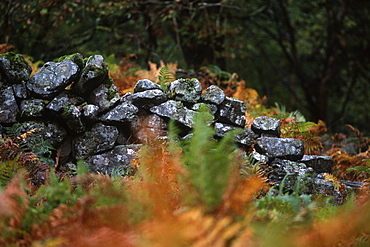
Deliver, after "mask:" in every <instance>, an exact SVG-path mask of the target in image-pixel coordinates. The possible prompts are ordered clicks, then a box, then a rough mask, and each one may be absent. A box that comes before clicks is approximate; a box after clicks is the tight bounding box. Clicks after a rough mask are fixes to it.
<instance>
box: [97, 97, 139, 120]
mask: <svg viewBox="0 0 370 247" xmlns="http://www.w3.org/2000/svg"><path fill="white" fill-rule="evenodd" d="M138 111H139V109H138V108H137V107H136V106H134V105H133V104H131V103H130V102H125V101H124V102H122V103H121V104H120V105H118V106H116V107H114V108H113V109H112V110H110V111H109V112H107V113H106V114H104V115H103V116H102V117H101V118H100V119H101V121H103V122H105V123H111V124H120V123H127V122H130V121H133V120H134V119H135V118H137V115H136V114H137V113H138Z"/></svg>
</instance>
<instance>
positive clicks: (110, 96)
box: [89, 84, 120, 112]
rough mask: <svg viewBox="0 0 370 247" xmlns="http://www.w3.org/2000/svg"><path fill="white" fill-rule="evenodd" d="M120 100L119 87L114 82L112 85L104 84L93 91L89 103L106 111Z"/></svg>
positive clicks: (100, 110) (101, 110)
mask: <svg viewBox="0 0 370 247" xmlns="http://www.w3.org/2000/svg"><path fill="white" fill-rule="evenodd" d="M119 100H120V96H119V93H118V89H117V87H116V86H115V85H114V84H113V85H111V86H110V87H107V86H106V85H104V84H102V85H100V86H98V87H97V88H96V89H94V90H93V91H92V93H91V94H90V96H89V103H92V104H94V105H96V106H98V107H99V112H106V111H107V110H109V109H110V108H112V107H113V106H114V105H116V104H117V103H118V102H119Z"/></svg>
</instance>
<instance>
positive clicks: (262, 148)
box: [254, 137, 304, 160]
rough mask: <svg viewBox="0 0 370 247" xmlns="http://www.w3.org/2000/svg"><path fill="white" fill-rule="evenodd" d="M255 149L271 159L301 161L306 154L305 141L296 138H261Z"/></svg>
mask: <svg viewBox="0 0 370 247" xmlns="http://www.w3.org/2000/svg"><path fill="white" fill-rule="evenodd" d="M254 147H255V149H256V151H257V152H259V153H260V154H263V155H266V156H267V157H269V158H283V159H289V160H300V159H302V157H303V154H304V145H303V141H301V140H297V139H294V138H277V137H261V138H258V139H257V141H256V144H255V146H254Z"/></svg>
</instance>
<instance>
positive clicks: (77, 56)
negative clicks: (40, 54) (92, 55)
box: [54, 53, 85, 69]
mask: <svg viewBox="0 0 370 247" xmlns="http://www.w3.org/2000/svg"><path fill="white" fill-rule="evenodd" d="M65 59H70V60H71V61H72V62H74V63H76V64H77V65H78V67H79V68H80V69H82V68H83V67H84V65H85V62H84V59H83V57H82V55H81V54H80V53H74V54H70V55H64V56H61V57H59V58H57V59H55V60H54V61H55V62H57V63H60V62H61V61H63V60H65Z"/></svg>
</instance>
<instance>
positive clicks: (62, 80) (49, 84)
mask: <svg viewBox="0 0 370 247" xmlns="http://www.w3.org/2000/svg"><path fill="white" fill-rule="evenodd" d="M79 71H80V69H79V67H78V65H77V64H76V63H74V62H72V61H71V60H69V59H66V60H63V61H61V62H60V63H55V62H47V63H45V64H44V66H42V68H41V69H40V70H39V71H38V72H36V74H34V75H33V76H32V77H31V78H30V79H29V80H28V81H27V83H26V87H27V89H28V90H29V91H30V92H32V94H33V95H35V96H36V97H38V98H42V99H52V98H53V97H55V96H56V95H58V94H59V93H61V92H62V91H63V90H64V89H65V88H66V87H67V86H68V85H70V84H71V83H72V82H73V81H74V80H75V79H77V76H78V74H79Z"/></svg>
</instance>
